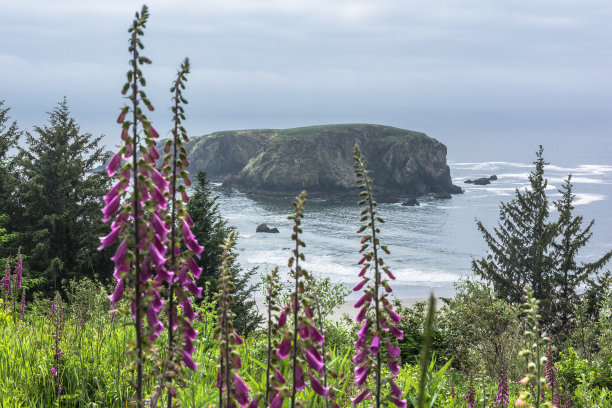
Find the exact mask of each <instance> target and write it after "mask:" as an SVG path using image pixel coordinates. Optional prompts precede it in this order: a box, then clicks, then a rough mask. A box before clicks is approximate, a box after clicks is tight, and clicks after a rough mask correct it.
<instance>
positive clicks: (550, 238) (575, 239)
mask: <svg viewBox="0 0 612 408" xmlns="http://www.w3.org/2000/svg"><path fill="white" fill-rule="evenodd" d="M542 154H543V149H542V146H540V149H539V150H538V152H537V153H536V155H537V159H536V161H535V162H534V164H535V170H534V171H533V172H531V174H530V175H529V183H530V188H529V189H526V190H524V191H520V190H519V189H517V190H516V193H515V197H514V199H513V200H512V201H510V202H508V203H501V204H500V210H499V217H500V221H499V223H498V226H497V228H495V229H494V230H493V232H492V233H491V232H489V231H488V230H487V229H486V228H485V227H484V225H483V224H482V222H480V221H478V222H477V225H478V229H479V230H480V231H481V232H482V234H483V236H484V239H485V242H486V244H487V246H488V248H489V253H488V254H487V255H486V257H484V258H481V259H479V260H474V261H473V262H472V269H473V271H474V273H475V274H477V275H480V276H481V277H482V278H484V279H485V280H486V281H489V282H491V283H492V284H493V288H494V290H495V292H496V293H497V296H499V297H500V298H502V299H505V300H507V301H508V302H510V303H512V304H520V303H521V302H522V300H521V299H522V293H523V288H524V287H525V286H526V285H529V286H530V287H531V288H532V290H533V294H534V297H535V298H536V299H537V300H539V301H540V311H541V313H542V320H541V322H542V327H543V328H545V329H546V330H547V331H548V332H549V333H550V334H551V335H553V336H555V338H556V340H562V338H560V337H559V336H561V337H563V336H565V335H568V334H569V333H570V331H571V328H572V326H573V314H574V307H575V306H576V305H577V304H578V303H579V302H580V301H581V295H580V291H579V286H580V285H588V286H589V288H588V290H587V295H589V294H591V292H593V291H597V287H598V286H597V283H596V282H594V280H593V279H594V278H596V277H597V274H598V272H599V271H600V270H601V269H603V267H604V266H605V265H606V263H607V262H608V261H609V260H610V259H611V258H612V251H610V252H608V253H606V254H605V255H603V256H602V257H601V258H599V259H598V260H596V261H593V262H588V263H580V264H579V263H578V261H577V258H578V254H579V251H580V249H581V248H583V247H584V246H585V245H586V244H587V243H588V241H589V240H590V238H591V236H592V231H591V229H592V227H593V224H594V221H591V222H590V223H589V224H588V225H587V226H586V227H585V228H583V227H582V221H583V217H582V216H575V215H574V213H573V210H574V205H573V201H574V195H573V193H572V184H571V175H570V176H569V177H568V179H567V181H566V182H565V184H564V185H563V186H562V188H561V190H559V192H560V193H561V195H562V197H561V199H560V200H558V201H556V202H555V203H554V205H555V207H556V209H557V210H558V213H559V216H558V219H557V221H552V220H550V213H549V207H548V205H549V204H548V203H549V202H548V198H547V196H546V187H547V184H548V183H547V180H546V178H544V167H545V166H546V165H547V164H548V163H546V162H545V161H544V158H543V157H542Z"/></svg>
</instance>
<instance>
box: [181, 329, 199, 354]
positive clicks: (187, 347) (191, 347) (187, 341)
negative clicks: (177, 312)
mask: <svg viewBox="0 0 612 408" xmlns="http://www.w3.org/2000/svg"><path fill="white" fill-rule="evenodd" d="M197 334H198V332H197V331H196V337H197ZM195 349H196V348H195V346H194V345H193V343H192V342H191V340H190V339H189V337H187V338H186V339H185V346H184V347H183V351H185V352H186V353H189V354H190V355H191V354H193V352H194V351H195Z"/></svg>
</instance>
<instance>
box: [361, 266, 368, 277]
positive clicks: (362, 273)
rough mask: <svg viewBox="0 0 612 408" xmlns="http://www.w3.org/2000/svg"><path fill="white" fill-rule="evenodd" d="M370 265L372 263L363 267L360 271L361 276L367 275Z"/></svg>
mask: <svg viewBox="0 0 612 408" xmlns="http://www.w3.org/2000/svg"><path fill="white" fill-rule="evenodd" d="M368 266H370V265H366V266H364V267H363V268H361V271H360V272H359V277H360V278H361V277H363V275H365V273H366V271H367V270H368Z"/></svg>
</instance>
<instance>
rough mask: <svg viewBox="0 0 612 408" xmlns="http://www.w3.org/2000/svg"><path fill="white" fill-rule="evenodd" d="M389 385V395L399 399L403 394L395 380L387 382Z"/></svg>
mask: <svg viewBox="0 0 612 408" xmlns="http://www.w3.org/2000/svg"><path fill="white" fill-rule="evenodd" d="M389 385H391V394H393V395H394V396H396V397H398V398H401V397H402V394H403V393H402V390H400V388H399V387H398V386H397V384H396V383H395V380H393V379H391V381H390V382H389Z"/></svg>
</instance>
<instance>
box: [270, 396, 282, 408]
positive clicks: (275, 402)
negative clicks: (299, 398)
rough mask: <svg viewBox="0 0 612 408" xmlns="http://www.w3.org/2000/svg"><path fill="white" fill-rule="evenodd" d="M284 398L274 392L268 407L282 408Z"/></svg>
mask: <svg viewBox="0 0 612 408" xmlns="http://www.w3.org/2000/svg"><path fill="white" fill-rule="evenodd" d="M284 400H285V399H284V398H283V397H281V396H280V395H279V394H276V395H275V396H274V398H273V399H272V402H271V403H270V407H269V408H282V406H283V401H284Z"/></svg>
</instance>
